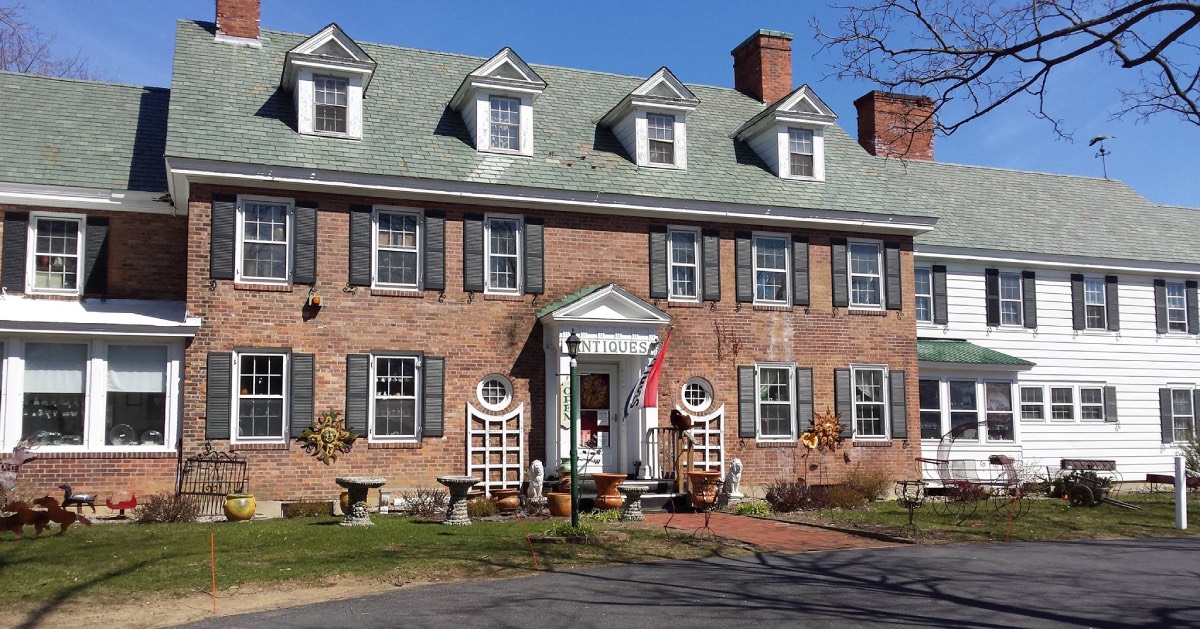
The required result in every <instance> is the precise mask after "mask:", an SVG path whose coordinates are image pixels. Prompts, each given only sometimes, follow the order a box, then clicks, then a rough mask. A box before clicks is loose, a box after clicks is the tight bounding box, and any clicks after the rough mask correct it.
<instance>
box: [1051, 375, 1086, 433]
mask: <svg viewBox="0 0 1200 629" xmlns="http://www.w3.org/2000/svg"><path fill="white" fill-rule="evenodd" d="M1055 389H1067V390H1069V391H1070V392H1071V418H1070V419H1056V418H1055V417H1054V407H1055V406H1066V404H1063V403H1061V402H1058V403H1056V402H1055V401H1054V390H1055ZM1075 389H1076V387H1075V385H1071V384H1048V385H1046V392H1047V395H1046V407H1047V408H1048V409H1049V410H1050V412H1049V413H1047V414H1046V419H1047V421H1049V422H1051V423H1059V424H1075V423H1079V392H1078V391H1076V390H1075Z"/></svg>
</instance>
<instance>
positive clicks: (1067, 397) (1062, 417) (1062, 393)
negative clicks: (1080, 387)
mask: <svg viewBox="0 0 1200 629" xmlns="http://www.w3.org/2000/svg"><path fill="white" fill-rule="evenodd" d="M1050 419H1052V420H1054V421H1066V422H1073V421H1075V389H1074V388H1072V387H1050Z"/></svg>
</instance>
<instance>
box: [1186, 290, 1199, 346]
mask: <svg viewBox="0 0 1200 629" xmlns="http://www.w3.org/2000/svg"><path fill="white" fill-rule="evenodd" d="M1185 287H1186V290H1185V294H1186V295H1187V326H1188V334H1200V312H1198V311H1197V310H1198V309H1200V303H1197V302H1198V300H1197V295H1196V280H1188V281H1187V284H1185Z"/></svg>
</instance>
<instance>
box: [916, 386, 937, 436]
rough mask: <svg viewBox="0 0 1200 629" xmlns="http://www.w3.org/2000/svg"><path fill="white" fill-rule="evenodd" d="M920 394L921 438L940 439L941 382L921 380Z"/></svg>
mask: <svg viewBox="0 0 1200 629" xmlns="http://www.w3.org/2000/svg"><path fill="white" fill-rule="evenodd" d="M919 388H920V394H921V396H920V397H921V438H922V439H941V437H942V433H943V431H942V381H941V380H932V379H927V378H922V379H921V383H920V386H919Z"/></svg>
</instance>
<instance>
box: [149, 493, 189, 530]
mask: <svg viewBox="0 0 1200 629" xmlns="http://www.w3.org/2000/svg"><path fill="white" fill-rule="evenodd" d="M198 517H200V505H198V504H196V502H195V501H194V500H191V499H188V498H183V497H181V496H176V495H175V494H173V493H171V492H162V493H160V494H154V495H153V496H149V497H147V498H146V499H145V500H144V501H142V503H141V504H139V505H138V506H137V508H135V509H134V510H133V519H134V521H135V522H137V523H138V524H163V523H177V522H195V521H196V518H198Z"/></svg>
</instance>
